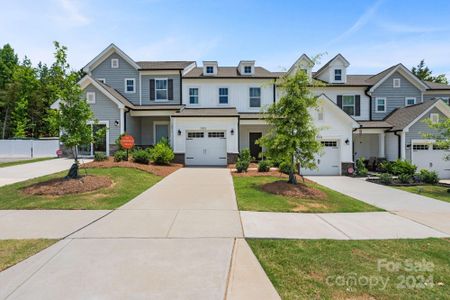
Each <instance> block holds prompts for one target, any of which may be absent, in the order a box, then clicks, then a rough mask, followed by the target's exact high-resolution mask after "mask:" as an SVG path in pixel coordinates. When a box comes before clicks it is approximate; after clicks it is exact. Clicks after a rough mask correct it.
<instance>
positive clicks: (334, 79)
mask: <svg viewBox="0 0 450 300" xmlns="http://www.w3.org/2000/svg"><path fill="white" fill-rule="evenodd" d="M336 70H340V71H341V79H340V80H338V79H336ZM343 81H344V70H343V69H342V68H335V69H333V82H343Z"/></svg>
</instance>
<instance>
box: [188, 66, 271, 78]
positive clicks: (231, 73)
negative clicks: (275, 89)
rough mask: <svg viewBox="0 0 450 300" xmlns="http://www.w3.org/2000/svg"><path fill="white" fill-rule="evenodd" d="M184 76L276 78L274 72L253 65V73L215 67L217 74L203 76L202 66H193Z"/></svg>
mask: <svg viewBox="0 0 450 300" xmlns="http://www.w3.org/2000/svg"><path fill="white" fill-rule="evenodd" d="M183 77H184V78H208V79H214V78H277V77H278V76H277V75H275V74H274V73H272V72H270V71H268V70H266V69H264V68H263V67H255V73H254V75H251V76H249V75H241V74H240V73H239V70H238V68H236V67H217V75H214V76H204V75H203V68H202V67H195V68H193V69H192V70H190V71H189V72H187V73H186V74H185V75H184V76H183Z"/></svg>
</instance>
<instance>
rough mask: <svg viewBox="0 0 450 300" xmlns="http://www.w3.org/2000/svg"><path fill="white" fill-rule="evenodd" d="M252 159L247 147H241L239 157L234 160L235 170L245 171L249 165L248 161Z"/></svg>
mask: <svg viewBox="0 0 450 300" xmlns="http://www.w3.org/2000/svg"><path fill="white" fill-rule="evenodd" d="M251 160H252V156H251V155H250V150H249V149H243V150H242V151H241V153H239V158H238V159H237V162H236V170H237V172H238V173H242V172H247V169H248V166H249V165H250V161H251Z"/></svg>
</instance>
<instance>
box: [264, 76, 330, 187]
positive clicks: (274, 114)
mask: <svg viewBox="0 0 450 300" xmlns="http://www.w3.org/2000/svg"><path fill="white" fill-rule="evenodd" d="M277 84H278V86H279V88H280V90H281V92H282V93H283V96H282V97H281V98H280V100H279V101H277V102H276V103H274V104H272V105H271V106H270V107H269V108H268V109H267V111H266V112H265V113H264V114H265V118H266V121H267V123H268V124H269V125H271V126H270V127H269V128H270V129H269V132H268V134H266V135H264V136H263V137H262V138H261V139H260V140H259V143H260V144H261V145H262V146H264V147H265V148H266V155H267V156H268V157H270V158H271V159H273V160H275V161H282V162H285V163H288V164H289V165H290V168H289V169H290V172H289V180H288V182H289V183H292V184H297V179H296V176H295V170H296V169H298V170H300V167H302V168H315V167H316V160H315V155H316V154H317V153H318V152H319V151H320V150H321V143H320V141H318V140H317V135H318V133H319V132H318V129H317V128H315V126H314V123H313V119H312V117H311V114H310V109H314V108H316V107H317V96H314V95H313V94H312V93H311V81H310V79H309V77H308V75H307V74H306V72H304V71H303V70H301V69H300V68H299V69H298V71H297V72H296V73H295V74H294V75H285V76H284V77H283V78H281V80H280V81H279V82H277Z"/></svg>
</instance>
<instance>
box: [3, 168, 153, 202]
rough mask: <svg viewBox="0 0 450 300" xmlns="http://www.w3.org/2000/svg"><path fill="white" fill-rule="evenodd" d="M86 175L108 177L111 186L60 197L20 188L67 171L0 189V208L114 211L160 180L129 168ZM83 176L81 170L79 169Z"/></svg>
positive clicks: (101, 170)
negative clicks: (41, 194)
mask: <svg viewBox="0 0 450 300" xmlns="http://www.w3.org/2000/svg"><path fill="white" fill-rule="evenodd" d="M87 170H88V174H90V175H101V176H109V177H110V178H111V179H112V181H113V186H112V187H109V188H102V189H99V190H97V191H93V192H88V193H83V194H73V195H63V196H35V195H28V194H25V193H23V192H22V188H24V187H26V186H29V185H31V184H33V183H37V182H42V181H46V180H48V179H51V178H56V177H63V176H64V175H66V173H67V171H64V172H61V173H57V174H53V175H49V176H44V177H40V178H36V179H31V180H28V181H24V182H19V183H15V184H12V185H7V186H3V187H0V195H1V197H0V209H114V208H117V207H119V206H121V205H123V204H125V203H126V202H128V201H130V200H131V199H133V198H134V197H136V196H137V195H139V194H140V193H142V192H143V191H145V190H146V189H148V188H149V187H151V186H153V185H154V184H155V183H157V182H158V181H159V180H160V179H161V177H158V176H156V175H153V174H150V173H147V172H144V171H140V170H137V169H131V168H105V169H97V168H96V169H87ZM80 173H81V174H84V169H81V170H80Z"/></svg>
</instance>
